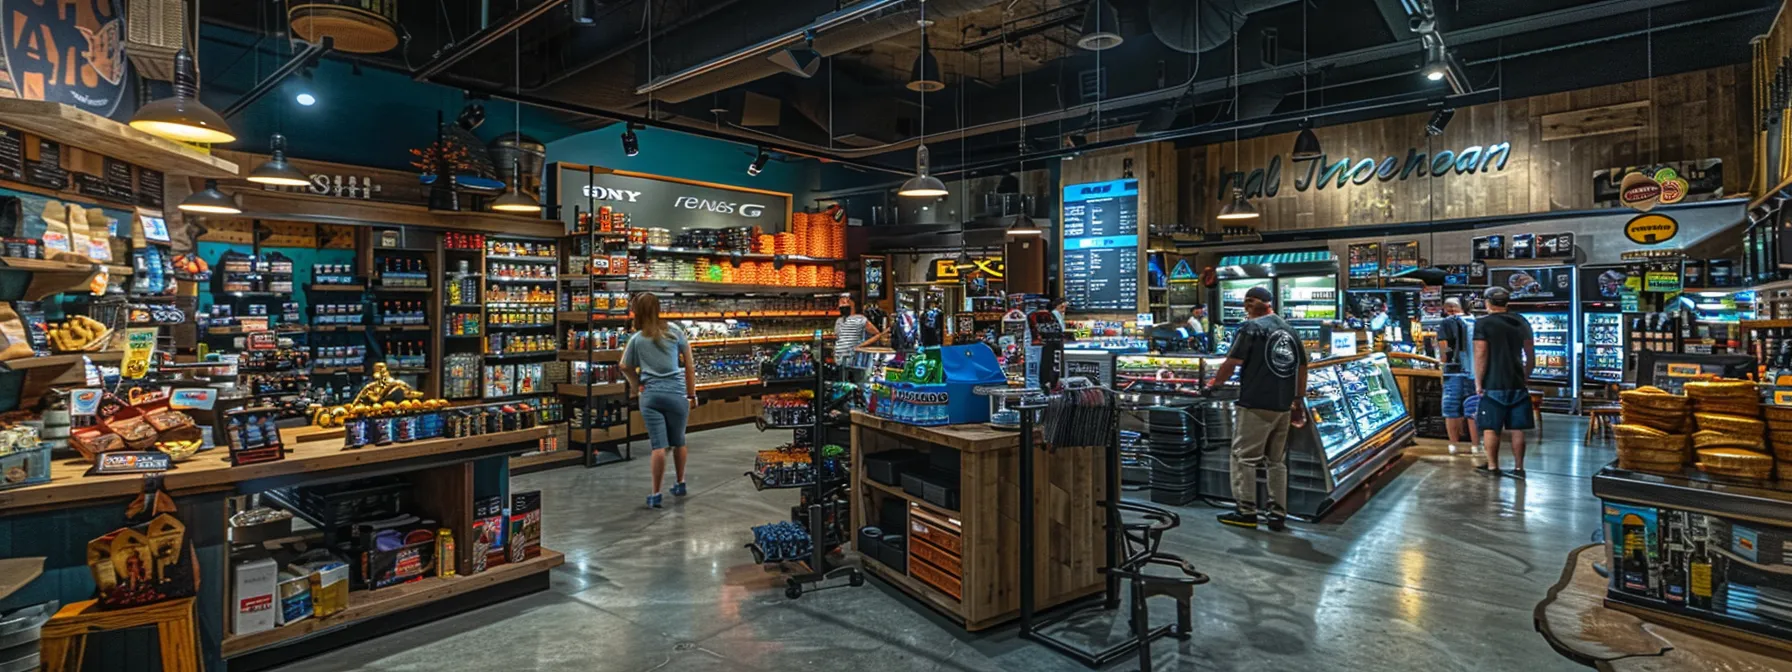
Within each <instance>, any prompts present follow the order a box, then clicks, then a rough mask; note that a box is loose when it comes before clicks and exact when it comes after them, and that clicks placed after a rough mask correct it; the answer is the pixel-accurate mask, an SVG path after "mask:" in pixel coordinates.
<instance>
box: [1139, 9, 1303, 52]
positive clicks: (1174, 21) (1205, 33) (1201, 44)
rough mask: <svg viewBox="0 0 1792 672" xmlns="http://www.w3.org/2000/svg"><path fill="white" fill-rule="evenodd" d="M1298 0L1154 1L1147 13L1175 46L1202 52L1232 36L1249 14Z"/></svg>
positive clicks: (1159, 32)
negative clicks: (1233, 31)
mask: <svg viewBox="0 0 1792 672" xmlns="http://www.w3.org/2000/svg"><path fill="white" fill-rule="evenodd" d="M1293 2H1295V0H1206V1H1205V2H1191V1H1190V0H1151V4H1150V6H1149V7H1148V8H1147V10H1146V12H1147V16H1149V17H1150V18H1151V33H1152V34H1153V35H1156V36H1157V39H1158V40H1160V41H1162V42H1163V43H1164V46H1167V47H1169V48H1171V49H1175V50H1177V51H1180V52H1183V53H1187V54H1198V53H1201V52H1205V51H1212V50H1214V49H1215V48H1218V47H1219V46H1220V45H1222V44H1225V43H1226V42H1227V41H1228V40H1231V39H1232V30H1233V28H1235V27H1237V26H1242V25H1244V21H1245V18H1246V17H1249V16H1250V15H1252V14H1256V13H1258V12H1261V11H1263V10H1266V9H1274V8H1276V7H1280V6H1282V5H1286V4H1290V3H1293Z"/></svg>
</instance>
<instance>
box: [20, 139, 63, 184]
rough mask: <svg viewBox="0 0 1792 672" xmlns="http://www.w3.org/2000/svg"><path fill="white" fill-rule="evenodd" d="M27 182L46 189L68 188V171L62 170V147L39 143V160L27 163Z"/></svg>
mask: <svg viewBox="0 0 1792 672" xmlns="http://www.w3.org/2000/svg"><path fill="white" fill-rule="evenodd" d="M25 182H26V183H28V184H34V185H37V186H40V187H44V188H46V189H64V188H66V187H68V171H66V170H63V169H62V145H58V144H56V143H54V142H50V141H48V140H40V141H38V143H37V160H36V161H26V162H25Z"/></svg>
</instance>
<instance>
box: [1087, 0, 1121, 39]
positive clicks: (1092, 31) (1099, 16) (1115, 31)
mask: <svg viewBox="0 0 1792 672" xmlns="http://www.w3.org/2000/svg"><path fill="white" fill-rule="evenodd" d="M1125 41H1126V38H1125V37H1122V36H1121V35H1120V11H1119V10H1117V9H1114V4H1113V3H1111V2H1109V1H1108V0H1089V8H1088V9H1085V10H1083V36H1082V37H1079V38H1077V40H1076V46H1078V47H1082V48H1084V49H1088V50H1089V51H1101V50H1103V49H1113V48H1114V47H1118V46H1120V43H1122V42H1125Z"/></svg>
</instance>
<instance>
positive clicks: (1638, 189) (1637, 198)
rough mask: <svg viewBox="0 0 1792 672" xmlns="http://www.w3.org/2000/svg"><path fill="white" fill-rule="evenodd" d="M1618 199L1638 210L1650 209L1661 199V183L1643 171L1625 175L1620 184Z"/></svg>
mask: <svg viewBox="0 0 1792 672" xmlns="http://www.w3.org/2000/svg"><path fill="white" fill-rule="evenodd" d="M1618 200H1619V201H1622V202H1623V203H1624V204H1625V205H1628V206H1630V207H1633V208H1636V209H1638V210H1648V209H1649V208H1653V207H1655V203H1656V202H1657V201H1659V200H1661V183H1660V182H1656V181H1655V178H1652V177H1649V176H1648V175H1644V174H1642V173H1631V174H1629V175H1625V176H1624V181H1623V182H1622V183H1620V184H1619V185H1618Z"/></svg>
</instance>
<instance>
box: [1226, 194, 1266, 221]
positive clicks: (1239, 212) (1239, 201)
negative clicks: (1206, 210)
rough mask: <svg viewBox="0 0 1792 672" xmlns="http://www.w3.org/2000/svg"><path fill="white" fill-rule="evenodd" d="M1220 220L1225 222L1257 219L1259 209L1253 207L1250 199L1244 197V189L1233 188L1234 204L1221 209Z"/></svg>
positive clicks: (1228, 204)
mask: <svg viewBox="0 0 1792 672" xmlns="http://www.w3.org/2000/svg"><path fill="white" fill-rule="evenodd" d="M1219 218H1220V219H1224V220H1239V219H1256V218H1257V207H1256V206H1254V205H1251V201H1250V199H1248V198H1245V197H1244V190H1243V189H1240V188H1238V187H1233V188H1232V202H1230V203H1227V204H1226V205H1225V207H1222V208H1220V215H1219Z"/></svg>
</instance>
